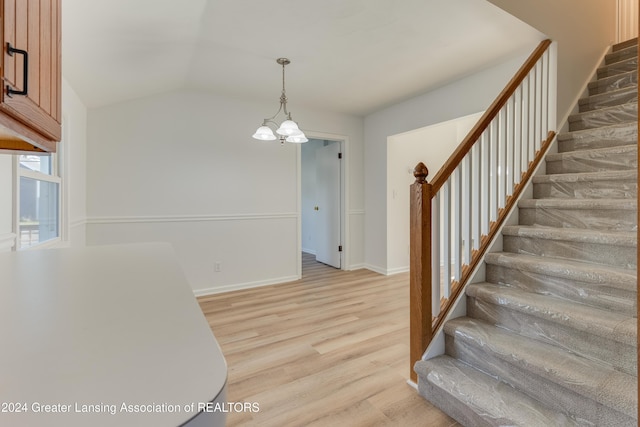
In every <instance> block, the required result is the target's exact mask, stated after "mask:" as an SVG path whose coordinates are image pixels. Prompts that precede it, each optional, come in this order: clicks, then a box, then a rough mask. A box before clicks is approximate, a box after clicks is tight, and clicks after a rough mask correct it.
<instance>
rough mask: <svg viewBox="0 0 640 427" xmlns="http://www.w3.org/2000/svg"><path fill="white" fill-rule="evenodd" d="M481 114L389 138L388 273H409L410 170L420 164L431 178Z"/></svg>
mask: <svg viewBox="0 0 640 427" xmlns="http://www.w3.org/2000/svg"><path fill="white" fill-rule="evenodd" d="M482 113H483V112H480V113H476V114H471V115H468V116H465V117H461V118H459V119H454V120H449V121H446V122H443V123H438V124H436V125H431V126H427V127H424V128H421V129H417V130H414V131H410V132H405V133H402V134H399V135H393V136H390V137H389V138H388V143H387V190H388V191H387V272H388V273H389V274H391V273H399V272H403V271H409V202H410V201H409V186H410V185H411V184H413V183H414V182H415V177H414V176H413V169H414V167H415V166H416V165H417V164H418V163H419V162H423V163H424V164H425V165H426V166H427V169H429V173H430V175H432V176H433V175H435V173H436V172H437V171H438V170H439V169H440V168H441V167H442V165H444V163H445V162H446V161H447V159H448V158H449V156H450V155H451V153H452V152H453V151H454V150H455V148H456V147H457V146H458V145H459V144H460V142H461V141H462V140H463V139H464V137H465V136H467V133H469V131H470V130H471V128H472V127H473V125H475V124H476V122H477V121H478V120H479V119H480V117H481V116H482Z"/></svg>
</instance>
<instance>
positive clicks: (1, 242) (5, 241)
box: [0, 233, 16, 252]
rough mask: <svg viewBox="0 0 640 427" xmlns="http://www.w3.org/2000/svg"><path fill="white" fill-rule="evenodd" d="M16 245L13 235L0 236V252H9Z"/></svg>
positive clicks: (14, 235)
mask: <svg viewBox="0 0 640 427" xmlns="http://www.w3.org/2000/svg"><path fill="white" fill-rule="evenodd" d="M15 244H16V234H15V233H5V234H0V252H4V251H10V250H11V249H12V248H13V246H14V245H15Z"/></svg>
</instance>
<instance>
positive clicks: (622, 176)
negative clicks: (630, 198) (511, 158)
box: [533, 170, 638, 184]
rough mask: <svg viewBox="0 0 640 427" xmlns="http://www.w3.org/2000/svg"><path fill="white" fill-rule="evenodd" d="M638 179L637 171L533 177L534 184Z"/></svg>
mask: <svg viewBox="0 0 640 427" xmlns="http://www.w3.org/2000/svg"><path fill="white" fill-rule="evenodd" d="M637 178H638V171H637V170H623V171H599V172H578V173H563V174H553V175H538V176H534V177H533V183H534V184H546V183H550V182H592V181H621V180H627V179H630V180H635V179H637Z"/></svg>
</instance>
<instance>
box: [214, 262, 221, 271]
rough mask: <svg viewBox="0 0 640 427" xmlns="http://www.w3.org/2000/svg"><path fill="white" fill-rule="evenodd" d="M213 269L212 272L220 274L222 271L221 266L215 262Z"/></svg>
mask: <svg viewBox="0 0 640 427" xmlns="http://www.w3.org/2000/svg"><path fill="white" fill-rule="evenodd" d="M213 269H214V271H215V272H216V273H220V272H221V271H222V264H221V263H220V262H218V261H216V263H215V264H214V267H213Z"/></svg>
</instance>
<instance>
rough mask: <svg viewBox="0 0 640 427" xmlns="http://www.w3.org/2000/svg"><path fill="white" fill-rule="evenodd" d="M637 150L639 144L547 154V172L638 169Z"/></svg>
mask: <svg viewBox="0 0 640 427" xmlns="http://www.w3.org/2000/svg"><path fill="white" fill-rule="evenodd" d="M637 152H638V146H637V145H621V146H616V147H607V148H594V149H591V150H578V151H568V152H564V153H555V154H547V156H546V166H547V174H556V173H579V172H597V171H607V170H637V169H638V159H637Z"/></svg>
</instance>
